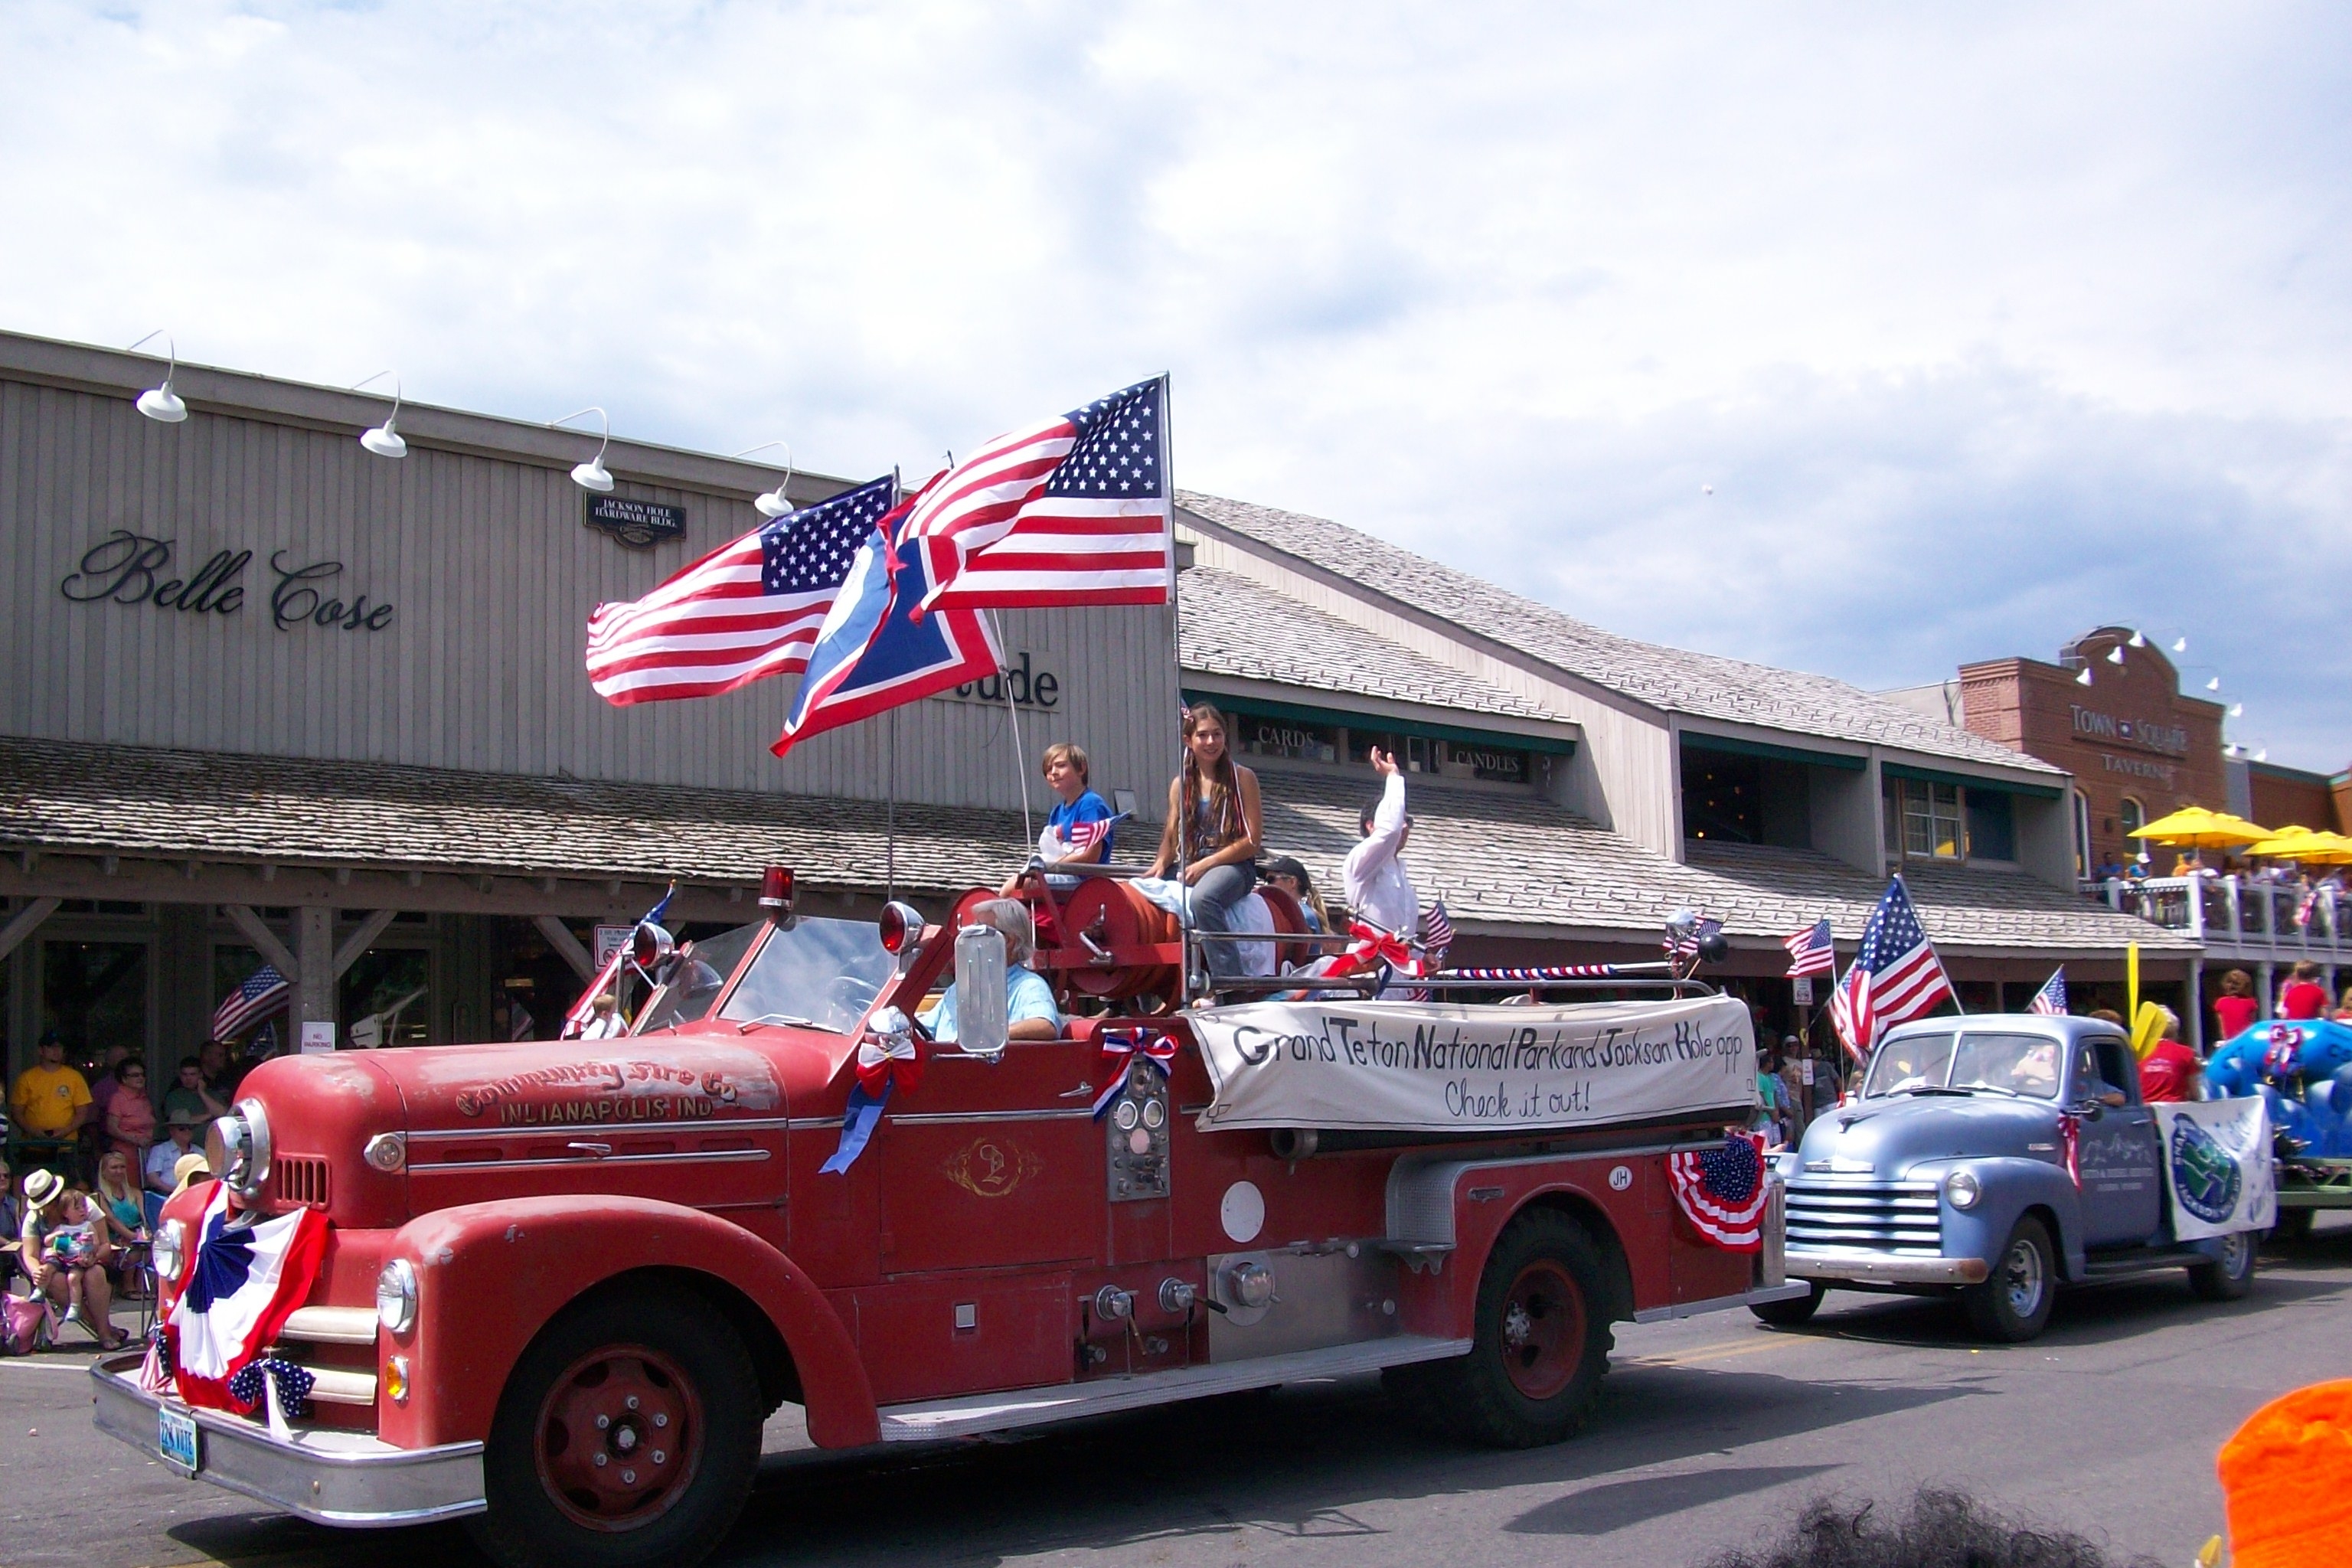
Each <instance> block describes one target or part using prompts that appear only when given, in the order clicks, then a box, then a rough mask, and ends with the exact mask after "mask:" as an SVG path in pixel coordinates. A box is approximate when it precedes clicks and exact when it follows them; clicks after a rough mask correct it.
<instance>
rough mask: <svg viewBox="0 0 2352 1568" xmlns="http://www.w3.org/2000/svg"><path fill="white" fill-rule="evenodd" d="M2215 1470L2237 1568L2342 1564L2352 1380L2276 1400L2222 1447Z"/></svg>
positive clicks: (2349, 1496)
mask: <svg viewBox="0 0 2352 1568" xmlns="http://www.w3.org/2000/svg"><path fill="white" fill-rule="evenodd" d="M2215 1466H2216V1468H2218V1469H2219V1470H2220V1471H2221V1493H2222V1497H2223V1500H2224V1501H2225V1502H2226V1504H2227V1505H2228V1508H2229V1515H2230V1562H2231V1568H2313V1565H2314V1564H2316V1563H2338V1562H2342V1561H2343V1555H2342V1554H2343V1552H2344V1549H2345V1548H2344V1543H2345V1541H2346V1539H2347V1536H2352V1381H2338V1382H2335V1383H2315V1384H2312V1385H2311V1386H2310V1387H2308V1388H2298V1389H2296V1390H2295V1391H2294V1393H2292V1394H2282V1395H2281V1396H2279V1397H2278V1398H2276V1399H2273V1400H2272V1401H2271V1402H2270V1403H2269V1404H2268V1405H2263V1407H2262V1408H2261V1409H2260V1410H2257V1411H2255V1412H2254V1413H2253V1414H2252V1415H2249V1416H2248V1417H2246V1424H2245V1425H2244V1426H2241V1427H2239V1428H2238V1430H2237V1431H2236V1432H2235V1433H2234V1434H2232V1435H2231V1438H2230V1440H2229V1441H2228V1442H2226V1443H2224V1444H2222V1445H2221V1457H2220V1458H2218V1459H2217V1460H2216V1461H2215Z"/></svg>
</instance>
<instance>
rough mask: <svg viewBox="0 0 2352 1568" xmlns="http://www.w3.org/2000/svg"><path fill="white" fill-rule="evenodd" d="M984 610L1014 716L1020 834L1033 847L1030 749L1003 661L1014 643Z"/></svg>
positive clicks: (1006, 705)
mask: <svg viewBox="0 0 2352 1568" xmlns="http://www.w3.org/2000/svg"><path fill="white" fill-rule="evenodd" d="M981 614H982V615H984V616H987V617H988V629H989V630H990V631H992V632H993V633H994V634H995V636H996V654H997V661H998V662H997V666H996V680H997V684H998V685H1000V686H1002V687H1003V688H1004V710H1005V712H1007V713H1009V714H1011V715H1012V716H1013V788H1014V789H1016V790H1018V791H1019V792H1020V794H1021V838H1022V842H1023V843H1024V844H1026V845H1028V846H1029V847H1030V848H1034V847H1035V846H1036V843H1037V835H1036V834H1035V833H1034V832H1032V831H1031V830H1030V822H1029V772H1028V762H1027V753H1026V752H1023V751H1022V749H1021V709H1020V706H1019V704H1017V703H1015V702H1014V701H1013V681H1012V679H1010V678H1009V677H1008V676H1007V675H1006V673H1005V668H1006V667H1005V665H1004V663H1003V658H1004V651H1005V649H1006V648H1007V647H1011V646H1012V645H1011V644H1009V643H1007V642H1006V641H1005V640H1004V623H1003V622H1002V621H1000V620H998V619H997V618H996V612H995V611H994V610H982V612H981ZM1029 852H1030V850H1029V849H1024V850H1023V851H1022V853H1023V854H1024V856H1025V855H1027V854H1028V853H1029Z"/></svg>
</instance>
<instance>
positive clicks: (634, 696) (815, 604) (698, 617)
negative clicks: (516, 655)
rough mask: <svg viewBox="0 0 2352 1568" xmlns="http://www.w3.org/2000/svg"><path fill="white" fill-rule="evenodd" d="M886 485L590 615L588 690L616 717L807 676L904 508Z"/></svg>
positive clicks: (764, 531) (850, 494)
mask: <svg viewBox="0 0 2352 1568" xmlns="http://www.w3.org/2000/svg"><path fill="white" fill-rule="evenodd" d="M897 504H898V479H897V477H896V476H895V475H889V476H885V477H884V478H882V479H876V480H874V481H873V482H871V483H870V484H864V485H860V486H858V487H857V488H856V489H854V490H846V491H844V492H843V493H842V494H840V495H837V496H835V497H834V498H833V499H832V500H826V501H822V502H820V503H818V504H817V505H815V506H813V507H808V508H804V509H803V510H800V511H797V512H793V513H792V514H790V515H788V516H785V517H781V518H778V519H777V520H776V521H773V522H771V523H769V524H768V525H767V526H765V527H763V528H760V529H757V530H754V531H752V532H750V533H747V534H745V535H744V536H743V537H742V538H740V539H738V540H736V541H735V542H733V543H731V544H727V545H722V546H721V547H719V549H717V550H714V551H712V552H710V553H709V554H708V555H706V556H704V557H703V558H702V559H701V560H699V561H698V562H696V563H694V564H693V565H691V566H688V568H686V569H685V570H684V571H682V572H680V573H678V574H677V575H676V576H674V577H672V578H670V580H669V581H667V583H664V584H662V585H661V586H660V587H658V588H656V589H655V590H654V591H653V592H652V593H650V594H648V595H646V596H645V597H644V598H642V599H637V600H635V601H631V602H626V603H615V604H605V605H597V606H596V609H595V613H594V614H593V615H591V616H589V617H588V680H589V684H590V685H592V686H593V687H594V688H595V689H596V693H597V695H598V696H600V697H602V698H604V700H605V701H607V702H610V703H612V704H614V706H615V707H620V706H625V705H626V704H628V703H632V702H657V701H661V700H665V699H668V698H674V697H716V696H718V695H719V693H720V692H722V691H732V690H734V689H736V688H737V687H739V686H745V685H748V684H750V683H751V682H752V681H754V680H759V679H763V678H765V677H767V676H771V675H790V674H793V673H795V672H796V671H799V670H801V669H803V668H807V665H808V655H809V649H810V647H813V646H814V644H815V642H816V637H817V628H818V627H819V626H823V625H824V617H825V613H826V612H827V611H828V610H830V609H832V607H833V601H834V596H835V595H836V594H837V593H838V592H839V591H840V589H841V583H842V579H843V578H845V577H846V576H848V575H849V565H850V563H851V562H852V561H854V560H856V556H857V547H858V546H859V545H861V544H863V543H865V542H866V538H867V536H868V535H870V534H871V533H872V532H873V531H874V525H875V524H876V523H877V522H878V521H880V520H881V518H882V516H883V514H884V513H886V512H887V511H888V510H890V509H891V508H892V507H893V506H895V505H897Z"/></svg>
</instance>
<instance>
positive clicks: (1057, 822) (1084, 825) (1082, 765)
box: [998, 741, 1118, 898]
mask: <svg viewBox="0 0 2352 1568" xmlns="http://www.w3.org/2000/svg"><path fill="white" fill-rule="evenodd" d="M1039 771H1041V772H1042V773H1045V783H1046V784H1047V786H1048V787H1049V788H1051V789H1052V790H1053V792H1054V794H1055V796H1056V797H1057V804H1056V805H1055V807H1054V809H1053V811H1052V812H1051V813H1050V814H1049V815H1048V816H1046V818H1045V832H1043V833H1041V834H1039V835H1038V836H1037V858H1038V859H1039V860H1042V861H1044V862H1045V869H1046V870H1047V871H1049V872H1050V871H1053V870H1055V869H1056V868H1059V867H1063V866H1103V865H1108V864H1109V862H1110V847H1111V841H1112V839H1113V838H1115V837H1117V836H1118V835H1117V831H1116V828H1117V824H1118V816H1117V815H1116V814H1114V813H1113V812H1112V810H1111V808H1110V806H1109V804H1108V802H1106V801H1105V800H1104V799H1103V797H1102V796H1100V795H1097V794H1096V793H1095V792H1094V790H1093V789H1092V788H1091V787H1089V784H1088V773H1089V769H1088V767H1087V753H1086V752H1085V750H1084V749H1083V748H1082V747H1078V746H1074V745H1072V744H1071V743H1070V742H1067V741H1056V742H1054V744H1052V745H1050V746H1048V747H1046V748H1045V759H1044V761H1043V763H1041V765H1040V770H1039ZM1026 874H1027V873H1025V872H1024V873H1022V874H1020V875H1016V876H1014V877H1013V879H1010V880H1009V881H1007V882H1006V883H1005V884H1004V886H1003V888H1001V889H998V890H999V891H1000V892H1002V893H1003V894H1004V896H1005V897H1007V898H1011V897H1013V895H1014V894H1015V893H1016V892H1018V891H1019V889H1020V886H1021V881H1022V878H1023V876H1025V875H1026ZM1061 885H1062V884H1056V886H1061Z"/></svg>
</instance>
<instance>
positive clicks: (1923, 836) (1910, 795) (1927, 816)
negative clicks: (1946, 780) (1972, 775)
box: [1899, 779, 1965, 860]
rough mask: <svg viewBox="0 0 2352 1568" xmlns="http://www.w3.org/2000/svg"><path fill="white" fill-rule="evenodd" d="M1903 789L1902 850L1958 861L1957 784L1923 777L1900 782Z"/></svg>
mask: <svg viewBox="0 0 2352 1568" xmlns="http://www.w3.org/2000/svg"><path fill="white" fill-rule="evenodd" d="M1899 783H1900V785H1901V788H1902V792H1903V853H1905V854H1906V855H1917V856H1924V857H1927V858H1931V859H1937V860H1957V859H1958V858H1960V857H1961V855H1962V854H1963V853H1965V851H1964V849H1963V847H1962V844H1963V840H1962V839H1961V837H1960V792H1959V789H1958V786H1957V785H1954V784H1931V783H1929V782H1928V781H1927V780H1925V779H1903V780H1901V781H1899Z"/></svg>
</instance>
